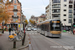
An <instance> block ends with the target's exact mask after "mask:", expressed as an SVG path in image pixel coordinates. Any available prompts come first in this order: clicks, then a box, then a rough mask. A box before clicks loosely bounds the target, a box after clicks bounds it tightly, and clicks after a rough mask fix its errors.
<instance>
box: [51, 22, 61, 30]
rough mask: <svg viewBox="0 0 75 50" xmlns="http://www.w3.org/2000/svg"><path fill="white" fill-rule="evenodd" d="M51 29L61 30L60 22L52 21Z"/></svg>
mask: <svg viewBox="0 0 75 50" xmlns="http://www.w3.org/2000/svg"><path fill="white" fill-rule="evenodd" d="M51 30H52V31H60V30H61V27H60V23H52V24H51Z"/></svg>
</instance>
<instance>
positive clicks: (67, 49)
mask: <svg viewBox="0 0 75 50" xmlns="http://www.w3.org/2000/svg"><path fill="white" fill-rule="evenodd" d="M41 36H42V35H41ZM42 37H44V36H42ZM44 38H45V39H47V40H49V41H50V42H52V43H55V44H56V45H58V46H62V48H63V49H65V50H69V48H65V47H64V46H63V45H61V44H59V43H57V42H55V41H53V40H52V39H48V38H46V37H44Z"/></svg>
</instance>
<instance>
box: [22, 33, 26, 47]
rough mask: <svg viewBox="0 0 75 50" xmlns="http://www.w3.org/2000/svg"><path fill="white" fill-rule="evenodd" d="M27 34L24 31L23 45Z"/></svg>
mask: <svg viewBox="0 0 75 50" xmlns="http://www.w3.org/2000/svg"><path fill="white" fill-rule="evenodd" d="M25 36H26V32H24V37H23V39H22V46H23V45H24V42H25Z"/></svg>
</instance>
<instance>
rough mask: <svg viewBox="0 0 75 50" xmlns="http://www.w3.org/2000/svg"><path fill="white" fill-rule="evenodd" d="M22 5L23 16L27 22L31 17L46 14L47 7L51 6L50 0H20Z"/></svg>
mask: <svg viewBox="0 0 75 50" xmlns="http://www.w3.org/2000/svg"><path fill="white" fill-rule="evenodd" d="M19 1H20V2H21V4H22V11H23V14H24V15H25V16H26V18H27V20H29V19H30V17H31V15H34V16H40V15H41V14H44V13H45V7H46V6H47V5H48V4H49V0H19Z"/></svg>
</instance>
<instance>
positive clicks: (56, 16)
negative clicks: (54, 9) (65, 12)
mask: <svg viewBox="0 0 75 50" xmlns="http://www.w3.org/2000/svg"><path fill="white" fill-rule="evenodd" d="M52 17H53V18H59V17H60V14H54V15H52Z"/></svg>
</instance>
